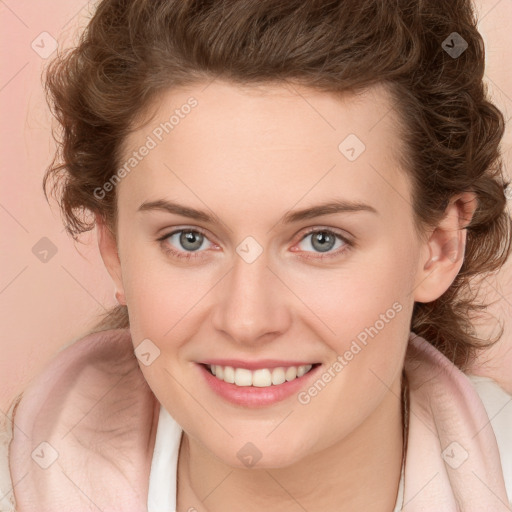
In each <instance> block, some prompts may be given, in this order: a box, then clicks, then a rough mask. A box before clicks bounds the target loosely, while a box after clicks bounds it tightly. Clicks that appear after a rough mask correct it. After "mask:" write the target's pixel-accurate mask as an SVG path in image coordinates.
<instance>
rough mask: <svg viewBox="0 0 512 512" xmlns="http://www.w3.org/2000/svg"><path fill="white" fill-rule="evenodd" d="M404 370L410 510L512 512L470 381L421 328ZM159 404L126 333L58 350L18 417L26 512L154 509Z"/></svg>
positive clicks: (14, 449)
mask: <svg viewBox="0 0 512 512" xmlns="http://www.w3.org/2000/svg"><path fill="white" fill-rule="evenodd" d="M405 369H406V373H407V376H408V379H409V387H410V416H409V439H408V449H407V459H406V467H405V495H404V508H403V510H404V511H405V512H420V511H429V512H432V511H434V512H445V511H446V512H448V511H450V512H452V511H457V510H462V511H464V512H473V511H474V512H484V511H488V512H500V511H505V510H512V509H511V508H510V507H509V498H508V497H507V494H506V490H505V483H504V477H503V472H502V468H501V463H500V454H499V451H498V446H497V443H496V438H495V435H494V432H493V429H492V426H491V424H490V422H489V418H488V416H487V413H486V411H485V408H484V406H483V403H482V401H481V399H480V397H479V396H478V394H477V392H476V391H475V389H474V388H473V386H472V384H471V382H470V381H469V379H468V378H467V376H466V375H464V374H463V373H462V372H461V371H459V370H458V369H457V368H456V367H455V366H454V365H453V364H452V363H451V362H450V361H449V360H448V359H447V358H446V357H445V356H443V354H441V353H440V352H439V351H438V350H437V349H435V348H434V347H432V346H431V345H430V344H429V343H427V342H426V341H425V340H424V339H423V338H421V337H419V336H416V335H414V333H411V336H410V342H409V347H408V350H407V357H406V361H405ZM158 405H159V404H158V401H157V399H156V398H155V396H154V395H153V393H152V391H151V389H150V388H149V386H148V384H147V383H146V381H145V379H144V377H143V375H142V372H141V371H140V369H139V363H138V360H137V359H136V357H135V355H134V352H133V346H132V341H131V337H130V332H129V330H128V329H116V330H108V331H103V332H98V333H94V334H90V335H88V336H86V337H84V338H82V339H80V340H78V341H77V342H75V343H73V344H72V345H71V346H69V347H67V348H65V349H63V350H62V351H61V352H59V353H58V354H57V356H56V357H55V358H54V359H53V360H52V361H51V363H50V364H49V365H48V366H47V367H46V368H45V369H44V371H43V372H42V374H41V375H40V376H38V378H36V379H34V381H33V382H32V383H31V385H30V386H29V387H28V388H27V390H26V391H25V393H24V395H23V398H22V400H21V401H20V402H19V404H18V406H17V407H16V409H15V411H14V412H15V414H14V428H13V437H12V441H11V444H10V449H9V467H10V473H11V478H12V482H13V485H14V492H15V498H16V503H17V509H16V510H17V512H29V511H30V512H32V511H33V512H67V511H69V512H82V511H98V510H102V511H103V512H114V511H122V512H144V511H146V510H147V505H146V504H147V497H148V484H149V473H150V467H151V460H152V455H153V449H154V444H155V434H156V426H157V421H158V411H159V407H158ZM511 436H512V432H511ZM510 499H512V497H511V498H510ZM162 512H163V511H162ZM173 512H174V511H173Z"/></svg>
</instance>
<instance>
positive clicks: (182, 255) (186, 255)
mask: <svg viewBox="0 0 512 512" xmlns="http://www.w3.org/2000/svg"><path fill="white" fill-rule="evenodd" d="M182 232H186V233H199V234H201V235H203V236H204V237H205V238H207V239H208V237H207V235H206V233H205V232H204V231H202V230H200V229H197V228H194V229H191V228H181V229H177V230H175V231H171V232H170V233H166V234H165V235H163V236H161V237H160V238H157V241H158V242H160V245H161V247H162V249H163V251H164V253H165V254H167V255H171V256H173V257H176V258H178V259H182V260H192V259H195V258H202V256H199V255H198V254H200V253H201V252H203V251H198V252H197V253H196V252H186V251H177V250H175V249H171V247H169V245H167V244H165V241H166V240H167V239H168V238H169V237H171V236H172V235H175V234H176V233H182ZM315 233H328V234H329V235H334V236H335V237H337V238H339V239H340V240H341V241H342V242H344V244H345V245H344V246H343V247H342V248H340V249H338V250H337V251H335V252H332V253H328V254H327V255H321V256H301V257H302V258H305V259H315V260H324V259H328V258H334V257H337V256H341V254H343V253H345V252H347V251H349V250H351V249H352V248H353V247H354V246H355V243H354V242H352V241H350V240H349V239H347V238H346V237H344V236H342V235H340V234H339V233H337V232H336V231H333V230H331V229H326V228H311V229H310V230H309V231H307V232H306V233H304V235H303V237H302V238H301V239H300V240H299V242H298V243H300V242H302V240H304V239H305V238H306V237H307V236H309V235H311V234H315ZM297 252H299V251H297ZM319 254H320V253H319Z"/></svg>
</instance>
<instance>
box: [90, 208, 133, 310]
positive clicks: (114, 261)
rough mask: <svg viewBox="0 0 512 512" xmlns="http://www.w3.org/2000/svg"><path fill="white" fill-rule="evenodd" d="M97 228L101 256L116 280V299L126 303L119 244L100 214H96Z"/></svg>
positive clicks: (120, 302)
mask: <svg viewBox="0 0 512 512" xmlns="http://www.w3.org/2000/svg"><path fill="white" fill-rule="evenodd" d="M96 230H97V235H98V248H99V250H100V254H101V258H102V260H103V263H104V265H105V268H106V269H107V271H108V273H109V275H110V277H111V278H112V281H113V282H114V286H115V287H116V292H115V297H116V300H117V302H118V303H119V304H122V305H126V299H125V296H124V287H123V279H122V272H121V260H120V259H119V253H118V248H117V244H116V241H115V239H114V236H113V235H112V233H111V231H110V229H109V228H108V226H106V224H105V222H104V221H103V219H102V218H101V217H100V216H99V215H98V214H96Z"/></svg>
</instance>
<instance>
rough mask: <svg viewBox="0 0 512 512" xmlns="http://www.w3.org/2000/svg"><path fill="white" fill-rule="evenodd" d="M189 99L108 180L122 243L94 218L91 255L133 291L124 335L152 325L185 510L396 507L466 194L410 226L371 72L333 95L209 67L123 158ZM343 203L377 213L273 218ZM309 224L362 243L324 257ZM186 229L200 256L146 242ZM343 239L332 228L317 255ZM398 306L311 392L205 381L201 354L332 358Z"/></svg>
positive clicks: (127, 297) (390, 128) (466, 208)
mask: <svg viewBox="0 0 512 512" xmlns="http://www.w3.org/2000/svg"><path fill="white" fill-rule="evenodd" d="M190 96H193V97H194V98H196V99H197V101H198V105H197V106H196V107H195V108H194V109H192V111H191V112H190V114H188V115H187V116H185V117H184V119H181V120H180V122H179V124H178V125H177V126H175V128H174V129H173V131H172V132H170V133H169V134H167V135H165V137H164V138H163V140H162V141H161V142H159V144H158V145H157V146H156V147H155V148H154V149H152V150H151V151H150V152H149V154H148V155H147V156H145V157H144V158H143V159H142V161H141V162H139V163H138V165H137V166H136V168H135V169H133V170H132V171H131V172H130V173H129V174H128V175H127V176H126V177H124V178H123V179H122V181H121V182H120V183H119V184H118V185H117V190H116V193H117V201H118V203H117V204H118V221H117V226H116V230H117V237H118V238H117V243H116V241H115V240H114V238H113V237H112V235H111V233H110V231H109V230H108V229H107V227H106V226H105V225H103V224H102V223H101V222H100V220H99V217H98V236H99V238H98V242H99V247H100V251H101V255H102V258H103V260H104V262H105V265H106V268H107V270H108V271H109V273H110V275H111V277H112V279H113V281H114V283H115V286H116V290H117V295H118V298H119V300H120V301H121V302H122V303H125V304H127V306H128V310H129V314H130V330H131V334H132V339H133V343H134V347H136V346H138V345H139V343H141V341H142V340H144V339H146V338H149V339H150V340H151V341H152V342H153V343H154V344H155V345H156V346H157V347H158V349H159V350H160V355H159V357H158V358H156V359H155V360H154V362H153V363H152V364H151V365H149V366H145V365H142V364H141V365H140V367H141V370H142V372H143V374H144V377H145V378H146V380H147V382H148V384H149V386H150V387H151V389H152V390H153V392H154V394H155V395H156V397H157V398H158V400H159V401H160V403H161V404H162V405H163V406H164V407H165V408H166V409H167V410H168V411H169V413H170V414H171V416H173V418H174V419H175V420H176V421H177V422H178V423H179V424H180V425H181V426H182V428H183V430H184V435H183V438H182V443H181V446H180V454H179V462H178V478H179V485H178V503H177V505H178V507H177V508H178V510H179V511H180V512H181V511H186V510H189V509H190V508H191V507H193V508H194V509H195V510H197V511H206V510H208V511H209V512H217V511H221V510H222V511H224V510H246V511H256V510H262V508H263V507H268V508H269V509H276V508H277V506H279V510H284V511H290V512H291V511H298V510H308V511H319V510H323V511H325V510H337V511H345V510H346V511H349V510H366V511H389V510H392V508H393V506H394V504H395V501H396V499H397V491H398V484H399V479H400V469H401V459H402V441H403V439H402V426H401V412H400V400H399V396H400V383H401V382H400V379H401V372H402V367H403V361H404V357H405V352H406V348H407V340H408V335H409V326H410V320H411V316H412V310H413V305H414V302H415V301H419V302H429V301H432V300H435V299H436V298H438V297H439V296H440V295H442V294H443V293H444V291H446V289H447V288H448V287H449V285H450V284H451V283H452V281H453V279H454V278H455V276H456V275H457V273H458V272H459V270H460V267H461V265H462V261H463V251H464V242H465V236H466V231H465V230H464V229H463V228H464V226H465V225H466V224H467V223H468V222H469V220H470V218H471V215H472V214H473V211H474V207H475V200H474V196H473V195H472V194H471V193H469V192H468V193H465V194H461V195H459V196H456V197H454V198H453V199H452V201H451V202H450V204H449V205H448V207H447V209H446V215H445V217H444V219H443V220H442V221H441V223H440V224H439V225H438V226H436V227H435V229H434V228H432V229H430V230H428V231H426V232H425V235H424V236H419V235H418V233H417V232H416V231H415V228H414V224H413V211H412V206H411V204H412V197H411V191H410V182H409V179H408V176H407V174H406V171H404V170H402V169H400V168H399V166H398V164H397V160H396V154H395V151H396V150H398V148H399V147H400V140H399V139H398V138H397V137H398V135H397V134H398V130H397V122H398V121H397V119H396V118H395V117H394V115H393V114H394V111H393V110H392V109H391V103H390V100H389V97H388V96H387V94H386V91H385V90H384V89H383V88H381V87H380V86H376V87H373V88H372V89H370V90H368V91H366V92H365V93H364V94H359V95H357V96H354V95H353V94H346V95H345V96H344V97H335V96H333V95H331V94H328V93H325V92H318V91H313V90H311V89H307V88H305V87H297V86H289V87H285V86H277V85H266V86H265V87H260V88H241V87H240V86H236V85H232V84H229V83H226V82H221V81H219V80H216V81H214V82H213V83H211V84H210V85H208V86H206V85H205V84H197V85H194V86H191V87H188V88H187V89H186V90H185V89H174V90H172V91H167V92H166V93H165V94H164V95H162V96H161V97H160V98H159V102H158V103H156V104H155V106H156V111H155V112H156V115H155V117H154V118H153V119H152V120H151V121H150V122H148V123H147V124H146V125H145V126H143V127H141V128H138V129H137V130H136V131H134V132H133V133H131V135H130V136H129V137H128V138H127V140H126V144H125V155H126V157H127V158H129V156H130V155H131V152H132V151H133V150H136V149H137V148H139V147H140V146H141V145H142V144H144V143H145V141H146V140H147V139H146V138H147V136H148V135H151V133H152V130H153V129H154V127H155V126H158V124H159V123H160V122H163V121H165V120H166V119H168V118H169V115H170V113H171V112H172V111H173V110H174V109H175V108H179V107H180V106H181V105H183V104H185V103H186V102H187V99H188V98H189V97H190ZM350 133H353V134H356V135H357V137H358V138H359V139H361V140H362V141H363V142H364V144H365V146H366V149H365V151H364V152H363V153H361V154H360V156H359V157H358V158H357V159H356V160H355V161H352V162H351V161H349V160H348V159H347V158H346V157H345V156H344V155H343V154H342V153H341V152H340V151H339V149H338V145H339V144H340V142H341V141H343V140H344V139H345V137H346V136H347V135H348V134H350ZM335 198H336V199H338V198H343V199H346V200H353V201H360V202H363V203H365V204H368V205H371V206H372V207H373V208H375V209H376V210H377V212H378V213H372V212H368V211H360V212H342V213H336V214H329V215H324V216H322V217H316V218H310V219H306V220H303V221H300V222H298V223H296V224H293V225H284V224H281V223H280V220H281V219H282V217H283V215H284V214H286V213H287V212H289V211H294V210H298V209H302V208H306V207H309V206H313V205H317V204H319V203H322V202H325V201H328V200H332V199H335ZM157 199H168V200H173V201H176V202H179V203H181V204H184V205H186V206H189V207H192V208H196V209H201V210H207V211H208V212H209V213H213V214H215V215H216V216H218V218H219V219H220V221H221V222H220V223H218V224H209V223H206V222H203V221H197V220H193V219H189V218H187V217H183V216H179V215H176V214H171V213H169V212H165V211H157V210H154V211H143V212H140V211H137V210H138V208H139V206H140V205H141V204H142V203H144V202H146V201H153V200H157ZM308 228H318V230H322V229H329V230H331V231H333V232H334V233H337V234H340V235H341V236H345V237H346V238H347V239H348V240H351V241H353V242H354V245H353V246H352V247H348V249H346V250H345V251H344V252H342V253H341V254H338V255H337V256H333V257H330V258H326V259H324V260H321V259H320V258H319V256H321V255H322V254H326V253H323V252H321V249H319V247H322V246H321V245H320V244H315V243H314V241H313V240H314V236H313V235H307V233H306V232H307V230H308ZM178 229H185V230H186V229H201V230H203V231H204V232H205V238H204V239H203V240H204V242H203V244H201V240H199V241H198V242H197V243H196V244H195V247H200V248H199V249H198V250H196V251H193V250H191V249H190V247H191V246H193V245H194V244H189V245H185V246H183V245H182V244H180V238H179V235H180V233H178V234H177V235H174V236H172V237H169V238H167V239H166V241H164V242H163V243H164V244H166V246H167V247H171V248H174V249H175V250H176V251H178V252H181V253H187V252H188V253H194V254H199V256H198V257H197V258H196V259H192V260H180V259H178V258H176V257H175V256H172V255H169V254H166V253H165V251H164V247H165V245H164V246H162V242H158V241H157V238H159V237H160V236H163V235H165V234H166V233H171V232H172V231H174V230H178ZM198 236H199V237H200V235H198ZM247 236H251V237H253V238H254V239H255V240H256V241H257V242H258V244H259V245H260V246H261V248H262V250H263V252H262V253H261V255H260V256H259V257H258V258H257V259H256V260H255V261H254V262H252V263H247V262H246V261H245V260H244V259H243V258H241V257H240V256H239V255H238V253H237V252H236V248H237V246H238V245H239V244H240V243H241V242H242V241H243V240H244V239H245V238H246V237H247ZM344 246H345V247H347V246H346V245H345V242H343V240H342V239H336V241H335V242H334V244H332V247H331V246H329V247H331V248H330V249H329V251H328V253H329V254H334V253H335V252H336V251H337V250H338V249H340V248H343V247H344ZM308 255H309V256H311V258H309V259H307V256H308ZM396 302H398V303H399V304H400V305H401V307H402V309H401V311H400V312H399V313H397V314H396V316H395V317H394V318H393V319H392V320H390V321H389V322H388V323H386V324H385V326H384V328H382V329H381V330H380V331H379V332H378V334H377V335H376V336H374V337H373V338H369V341H368V344H367V345H366V346H365V347H364V348H363V349H362V350H361V351H360V352H359V353H358V354H357V356H356V357H354V358H353V359H352V360H351V361H350V362H349V363H348V364H347V365H346V366H345V367H344V368H343V370H342V371H341V372H339V373H338V374H337V376H336V377H335V378H334V379H332V381H331V382H330V383H329V384H328V385H327V386H326V387H325V389H323V390H322V391H321V393H319V394H318V395H317V396H315V397H314V398H312V400H311V401H310V403H308V404H307V405H303V404H301V403H299V401H298V400H297V396H292V397H291V398H289V399H286V400H285V401H282V402H280V403H276V404H274V405H272V406H268V407H265V408H261V409H247V408H244V407H240V406H235V405H232V404H230V403H228V402H226V401H224V400H223V399H222V398H220V397H218V396H217V395H215V394H214V393H213V392H212V391H211V390H210V388H209V387H208V386H206V384H205V383H203V382H202V381H201V380H199V379H198V376H200V375H199V372H198V369H197V367H196V363H195V362H200V361H202V360H204V359H207V358H213V357H226V358H228V357H233V358H240V359H251V360H254V359H263V358H275V359H294V360H297V359H299V360H304V361H317V362H321V363H322V364H323V365H324V367H325V368H328V367H329V366H330V365H331V364H332V363H333V362H334V361H335V360H336V357H337V355H338V354H340V355H343V354H344V353H345V351H346V350H348V349H349V347H350V345H351V343H352V341H353V340H355V339H356V337H357V335H358V334H359V333H361V332H362V331H364V329H365V328H366V327H370V326H373V325H374V324H375V322H376V321H377V320H378V319H379V318H381V317H380V315H382V314H385V313H386V311H387V310H389V309H390V308H392V305H393V304H394V303H396ZM248 442H251V443H253V444H254V445H255V446H256V447H257V449H258V450H259V452H261V454H262V457H261V459H260V460H259V461H258V463H257V464H256V465H255V466H254V467H252V468H247V467H246V466H245V465H244V464H243V463H242V462H241V460H239V458H238V457H237V452H238V451H239V450H240V449H241V448H242V447H243V446H244V445H245V444H246V443H248ZM369 490H371V492H369Z"/></svg>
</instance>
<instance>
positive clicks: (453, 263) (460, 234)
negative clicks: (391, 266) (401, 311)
mask: <svg viewBox="0 0 512 512" xmlns="http://www.w3.org/2000/svg"><path fill="white" fill-rule="evenodd" d="M476 205H477V201H476V196H475V195H474V194H473V193H472V192H464V193H463V194H458V195H457V196H455V197H453V198H452V199H451V201H450V202H449V204H448V206H447V208H446V210H445V215H444V217H443V219H442V221H441V222H440V223H439V225H438V226H437V227H436V228H435V229H434V230H433V232H432V234H431V236H430V238H429V240H428V242H426V246H424V250H423V251H422V254H423V255H426V257H425V256H423V258H422V259H421V261H420V262H419V265H420V268H419V269H418V274H417V283H418V284H416V287H415V288H414V300H415V302H432V301H434V300H436V299H438V298H439V297H440V296H441V295H442V294H443V293H444V292H445V291H446V290H447V289H448V288H449V287H450V285H451V284H452V283H453V281H454V279H455V278H456V276H457V274H458V273H459V271H460V269H461V267H462V263H463V261H464V252H465V246H466V229H465V228H466V226H467V225H468V224H469V223H470V222H471V218H472V217H473V214H474V212H475V210H476Z"/></svg>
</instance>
